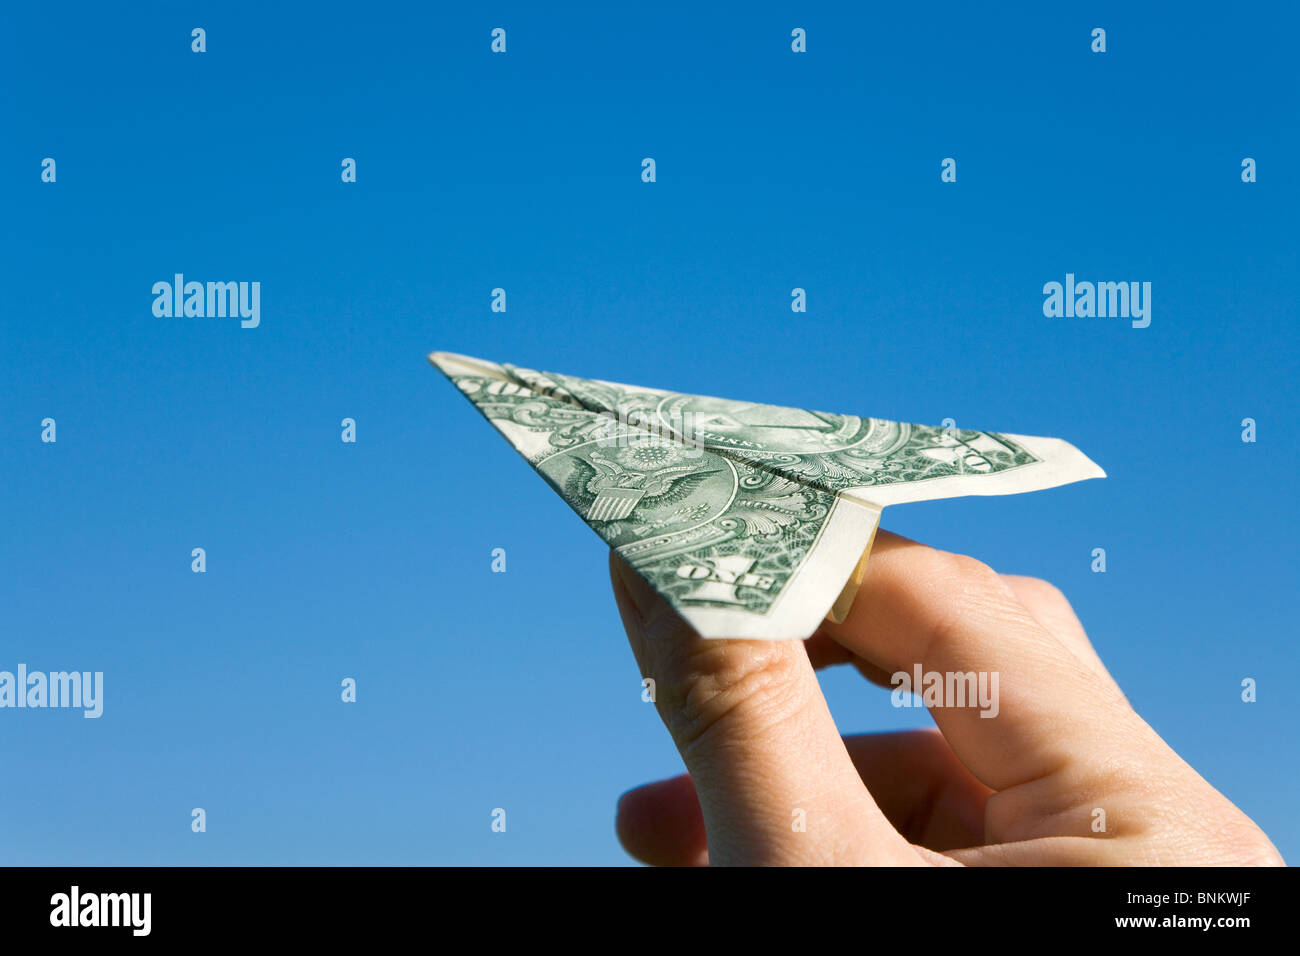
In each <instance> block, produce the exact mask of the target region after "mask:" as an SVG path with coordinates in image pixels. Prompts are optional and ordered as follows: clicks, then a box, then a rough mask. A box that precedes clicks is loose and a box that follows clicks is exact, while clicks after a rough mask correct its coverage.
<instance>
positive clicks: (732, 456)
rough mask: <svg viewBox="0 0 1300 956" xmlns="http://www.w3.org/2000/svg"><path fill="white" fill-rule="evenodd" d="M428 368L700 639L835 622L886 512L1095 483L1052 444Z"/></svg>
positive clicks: (435, 358) (577, 382)
mask: <svg viewBox="0 0 1300 956" xmlns="http://www.w3.org/2000/svg"><path fill="white" fill-rule="evenodd" d="M429 361H430V362H432V363H433V364H434V365H435V366H436V367H437V368H438V369H440V370H441V371H442V372H443V373H444V374H445V375H446V376H447V377H448V378H449V379H451V381H452V382H454V383H455V384H456V386H457V387H458V388H460V390H461V391H462V392H463V393H464V394H465V396H466V397H467V398H468V399H469V400H470V401H471V402H473V403H474V406H475V407H476V408H477V409H478V410H479V411H480V412H482V413H483V415H484V417H486V418H487V420H488V421H490V422H491V423H492V424H493V425H494V426H496V428H497V430H498V431H500V432H501V434H502V435H504V436H505V438H506V440H507V441H508V442H510V444H511V445H513V446H514V447H515V450H516V451H518V452H519V453H520V454H521V455H523V456H524V458H525V459H527V460H528V463H529V464H531V465H532V466H533V468H535V469H536V470H537V472H538V474H540V475H541V476H542V477H543V478H545V479H546V481H547V483H548V484H549V485H550V486H551V487H552V488H553V489H554V490H555V491H556V492H557V493H558V494H559V495H560V497H561V498H563V499H564V500H565V502H567V503H568V505H569V507H570V508H572V509H573V510H574V511H576V512H577V513H578V515H579V516H580V517H581V518H582V519H583V520H584V521H586V522H587V524H588V525H589V526H590V527H591V529H592V530H593V531H595V532H596V533H597V534H598V535H600V536H601V537H602V538H603V539H604V540H605V541H606V542H607V543H608V544H609V546H610V547H611V548H614V549H615V550H616V551H617V552H618V553H619V554H620V555H622V557H623V559H624V560H626V561H627V562H628V564H630V565H631V566H632V567H633V568H635V569H636V571H637V572H638V573H639V574H640V575H641V576H642V577H644V578H645V579H646V581H647V582H649V583H650V585H651V586H652V587H654V588H655V590H656V591H658V592H659V593H660V594H661V595H662V596H663V597H664V598H665V599H666V600H667V601H669V602H670V603H671V604H672V605H673V607H674V608H676V610H677V611H678V613H680V614H681V615H682V617H684V618H685V619H686V620H687V621H689V622H690V624H691V625H692V626H693V627H694V628H695V629H696V630H697V631H699V633H700V634H701V635H702V636H704V637H710V638H748V639H752V640H772V641H776V640H792V639H798V638H806V637H809V636H810V635H811V634H812V633H813V632H814V631H815V630H816V629H817V626H818V625H819V624H820V623H821V621H822V620H823V619H824V618H825V617H826V616H827V614H830V615H831V617H832V618H833V619H835V620H842V619H843V617H844V615H845V614H847V613H848V608H849V606H850V604H851V603H852V601H853V596H854V594H855V593H856V591H857V585H858V582H859V581H860V580H861V577H862V572H863V569H864V567H865V563H866V556H867V554H868V552H869V551H870V548H871V540H872V538H873V537H874V535H875V533H876V527H877V526H878V525H879V523H880V511H881V509H882V508H884V507H885V506H886V505H892V504H899V503H901V502H907V501H926V500H930V499H933V498H954V497H960V496H962V495H1005V494H1016V493H1019V492H1022V491H1037V490H1039V489H1042V488H1053V487H1055V486H1057V485H1063V484H1067V483H1069V482H1073V481H1082V480H1083V479H1085V478H1104V477H1105V472H1103V471H1102V470H1101V469H1100V468H1098V467H1097V466H1096V465H1095V464H1094V463H1093V462H1092V461H1090V460H1089V459H1088V458H1087V457H1086V456H1085V455H1084V454H1083V453H1082V452H1080V451H1079V450H1078V449H1077V448H1075V447H1074V446H1073V445H1070V444H1069V443H1068V442H1064V441H1061V440H1060V439H1057V438H1033V437H1029V436H1025V435H1004V434H999V433H995V432H977V431H969V430H966V429H957V428H936V427H932V426H928V425H908V424H904V423H902V422H891V421H886V420H884V419H880V418H861V417H858V416H856V415H832V414H828V413H825V412H814V411H806V410H804V409H800V408H783V407H780V406H776V405H760V404H757V403H754V402H738V401H731V400H728V399H724V398H708V397H705V396H701V395H687V394H682V393H677V392H666V391H662V390H660V389H654V388H642V387H640V386H636V385H620V384H617V383H615V382H603V381H599V380H596V379H586V378H575V377H572V376H568V375H556V374H553V373H550V372H535V371H532V370H529V369H523V368H518V367H516V366H513V365H498V364H497V363H495V362H487V361H484V360H482V359H476V358H469V357H467V356H464V355H453V354H451V353H448V352H434V353H433V354H431V355H430V356H429Z"/></svg>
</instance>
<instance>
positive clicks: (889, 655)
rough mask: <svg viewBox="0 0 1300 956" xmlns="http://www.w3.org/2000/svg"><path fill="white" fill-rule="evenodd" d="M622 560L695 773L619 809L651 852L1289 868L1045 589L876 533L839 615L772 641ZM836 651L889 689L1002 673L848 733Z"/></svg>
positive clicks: (635, 641)
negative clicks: (858, 582)
mask: <svg viewBox="0 0 1300 956" xmlns="http://www.w3.org/2000/svg"><path fill="white" fill-rule="evenodd" d="M610 572H611V578H612V579H613V584H614V594H615V598H616V599H617V601H618V605H619V610H620V612H621V613H622V615H623V624H624V627H625V628H626V629H627V633H628V639H629V640H630V642H631V645H632V651H633V653H634V654H635V655H636V659H637V662H638V664H639V665H640V668H641V673H642V675H643V676H644V677H649V678H653V679H654V681H655V689H656V701H655V705H656V707H657V709H658V710H659V714H660V716H661V717H662V718H663V721H664V723H665V725H666V726H667V728H668V731H669V733H670V734H671V735H672V738H673V741H674V742H675V743H676V745H677V749H678V751H679V752H680V753H681V756H682V760H683V761H684V762H685V764H686V769H687V770H688V771H689V775H683V776H680V777H676V778H673V779H670V780H665V781H661V782H658V783H652V784H648V785H646V786H644V787H640V788H638V789H636V790H633V791H631V792H629V793H627V794H625V795H624V796H623V798H622V799H621V800H620V801H619V806H618V819H617V828H618V834H619V839H620V840H621V841H622V843H623V846H624V847H625V848H626V849H627V851H628V852H629V853H630V854H632V856H634V857H636V858H637V859H639V860H641V861H643V862H645V863H651V864H658V865H690V864H705V863H712V864H715V865H718V864H740V865H897V866H910V865H940V866H942V865H948V866H954V865H961V864H966V865H972V866H987V865H1056V866H1062V865H1095V866H1106V865H1136V864H1164V865H1215V864H1222V865H1268V864H1271V865H1282V863H1283V861H1282V858H1281V856H1280V855H1279V854H1278V852H1277V850H1276V849H1275V848H1274V847H1273V845H1272V844H1271V843H1270V842H1269V840H1268V838H1267V837H1266V836H1265V835H1264V833H1263V832H1262V831H1261V830H1260V829H1259V828H1258V827H1257V826H1256V825H1255V824H1254V823H1253V822H1252V821H1251V820H1250V819H1249V818H1248V817H1247V816H1246V815H1245V814H1243V813H1242V812H1241V811H1240V810H1238V809H1237V808H1236V807H1235V806H1234V805H1233V804H1232V803H1231V802H1229V801H1228V799H1227V798H1226V797H1224V796H1223V795H1222V794H1220V793H1219V792H1218V791H1217V790H1215V789H1214V788H1213V787H1211V786H1210V785H1209V783H1207V782H1206V781H1205V780H1204V779H1203V778H1202V777H1201V776H1200V775H1198V774H1197V773H1196V771H1194V770H1193V769H1192V768H1191V767H1189V766H1188V765H1187V764H1186V763H1184V762H1183V760H1182V759H1181V758H1180V757H1179V756H1178V755H1177V754H1176V753H1174V751H1173V750H1171V749H1170V747H1169V746H1168V745H1167V744H1166V743H1165V742H1164V741H1163V740H1162V739H1161V738H1160V737H1159V736H1158V735H1157V734H1156V732H1155V731H1154V730H1152V729H1151V727H1150V726H1148V725H1147V723H1146V722H1145V721H1143V720H1142V718H1141V717H1139V716H1138V715H1137V713H1136V712H1135V711H1134V710H1133V708H1132V707H1131V706H1130V705H1129V703H1128V701H1127V700H1126V699H1125V697H1124V695H1123V693H1122V692H1121V691H1120V689H1119V687H1118V685H1116V683H1115V681H1114V679H1113V678H1111V676H1110V674H1109V673H1108V672H1107V671H1106V668H1105V666H1104V665H1103V664H1102V662H1101V659H1100V658H1099V657H1098V656H1097V653H1096V651H1094V650H1093V648H1092V645H1091V643H1090V642H1089V641H1088V637H1087V635H1086V634H1085V633H1084V630H1083V627H1082V625H1081V624H1080V623H1079V620H1078V618H1077V617H1075V615H1074V612H1073V610H1072V609H1071V608H1070V605H1069V602H1068V601H1067V600H1066V599H1065V597H1064V596H1063V595H1062V594H1061V593H1060V592H1059V591H1058V590H1056V588H1054V587H1053V586H1052V585H1050V584H1048V583H1047V582H1045V581H1040V580H1038V579H1036V578H1025V577H1015V576H1010V575H999V574H997V573H996V572H994V571H993V570H991V569H990V568H988V567H987V566H985V565H983V564H981V563H980V562H978V561H976V560H974V559H972V558H968V557H964V556H961V555H955V554H948V553H946V552H943V551H937V550H934V549H932V548H928V547H925V546H923V545H920V544H917V543H916V542H913V541H909V540H907V539H906V538H902V537H899V536H897V535H892V534H889V533H888V532H884V531H881V532H879V533H878V534H877V535H876V539H875V543H874V546H873V548H872V552H871V557H870V559H869V560H868V562H867V568H866V574H865V576H864V578H863V581H862V586H861V589H860V590H859V591H858V595H857V598H856V600H855V601H854V605H853V608H852V611H851V612H850V614H849V616H848V618H847V619H846V620H845V621H844V622H843V623H842V624H832V623H830V622H829V621H828V622H826V623H825V624H823V625H822V627H821V628H820V629H819V631H818V632H817V634H816V635H814V636H813V637H812V638H810V639H809V640H808V641H806V642H804V641H770V642H769V641H742V640H704V639H703V638H701V637H699V636H698V635H697V634H696V633H695V632H694V631H693V630H692V629H691V627H690V626H689V625H688V624H686V623H685V622H684V621H682V619H681V618H680V617H679V616H678V615H677V613H676V612H675V611H673V609H672V608H671V607H670V606H669V605H668V604H667V603H666V602H664V601H663V600H662V599H661V598H659V596H658V595H657V594H655V592H654V591H653V589H651V588H650V587H649V586H648V585H647V584H646V583H645V582H644V581H643V580H642V579H641V578H640V577H639V576H638V575H637V574H636V572H634V571H633V570H632V569H631V568H630V567H629V566H628V565H627V564H625V563H624V562H623V561H622V559H621V558H619V557H618V556H617V555H616V554H615V553H613V552H611V554H610ZM838 663H853V664H854V665H855V666H857V668H858V669H859V670H860V671H862V672H863V674H864V675H865V676H867V677H868V679H870V680H872V681H873V682H875V683H879V684H882V685H884V686H890V682H889V675H891V674H893V673H896V672H899V671H903V672H906V673H908V674H911V673H912V672H913V667H914V665H915V664H917V663H919V664H920V665H921V669H922V671H924V672H931V671H937V672H941V673H956V672H963V673H964V672H971V671H974V672H985V673H997V675H998V698H999V699H998V709H997V714H996V716H993V717H992V718H991V719H989V718H984V717H981V715H980V711H979V710H978V709H977V708H975V707H956V706H947V707H935V708H931V713H932V715H933V717H934V720H935V723H936V724H937V725H938V729H937V730H921V731H907V732H903V733H887V734H870V735H860V736H851V737H844V738H841V736H840V734H839V731H838V730H837V729H836V727H835V723H834V721H833V720H832V718H831V715H830V712H829V710H828V709H827V706H826V701H825V698H824V697H823V696H822V693H821V688H820V686H819V684H818V682H817V677H816V675H815V673H814V670H815V668H818V667H823V666H828V665H831V664H838ZM1097 810H1101V811H1103V812H1104V816H1103V817H1101V819H1104V821H1105V830H1104V832H1095V831H1094V825H1095V824H1094V821H1096V820H1097V819H1099V817H1098V815H1097V814H1096V811H1097ZM799 811H802V819H803V820H804V822H805V826H804V829H803V830H802V831H801V830H800V829H799V828H798V827H797V826H796V821H797V820H798V819H800V814H799Z"/></svg>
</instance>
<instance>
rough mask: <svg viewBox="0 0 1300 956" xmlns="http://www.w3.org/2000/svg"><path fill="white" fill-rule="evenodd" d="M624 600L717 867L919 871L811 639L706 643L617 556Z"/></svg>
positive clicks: (615, 574) (615, 569)
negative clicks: (861, 759)
mask: <svg viewBox="0 0 1300 956" xmlns="http://www.w3.org/2000/svg"><path fill="white" fill-rule="evenodd" d="M610 576H611V578H612V580H613V584H614V596H615V599H616V600H617V601H618V606H619V611H620V612H621V613H622V615H623V625H624V627H625V628H626V629H627V634H628V640H629V641H630V643H631V645H632V652H633V654H634V655H635V656H636V659H637V663H638V664H639V665H640V667H641V674H642V676H643V677H648V678H651V679H652V680H653V681H654V684H653V687H654V697H655V706H656V708H657V709H658V711H659V715H660V717H661V718H663V721H664V724H665V725H666V726H667V728H668V732H669V733H670V734H671V735H672V738H673V742H674V743H675V744H676V745H677V750H678V752H679V753H680V754H681V756H682V760H683V761H684V762H685V764H686V769H687V770H688V771H689V772H690V775H691V779H692V780H693V781H694V783H695V789H696V792H697V793H698V795H699V801H700V810H701V812H702V814H703V817H704V829H705V832H706V834H707V837H708V853H709V861H710V863H712V864H715V865H717V864H740V865H765V864H766V865H773V864H774V865H828V864H829V865H835V864H840V865H852V864H869V863H870V864H883V865H895V866H896V865H903V864H919V863H920V862H921V859H920V857H919V856H918V855H917V854H916V853H915V852H914V851H913V849H912V847H911V846H910V844H908V843H907V841H906V840H904V839H903V838H902V837H901V836H900V835H899V834H898V831H896V830H895V829H894V828H893V827H892V826H890V824H889V822H888V821H887V820H886V819H885V816H884V814H883V813H881V811H880V808H879V807H877V806H876V804H875V801H874V800H872V798H871V794H870V793H868V792H867V789H866V787H865V786H864V785H863V783H862V779H861V777H860V776H859V775H858V773H857V771H856V770H855V769H854V766H853V761H852V760H851V759H850V758H849V754H848V751H847V750H846V749H845V746H844V741H843V739H842V738H841V737H840V734H839V731H838V730H836V728H835V722H834V721H833V720H832V718H831V715H830V711H829V710H828V709H827V707H826V700H825V698H824V697H823V696H822V693H821V687H820V685H819V684H818V683H817V678H816V675H815V674H814V672H813V668H812V665H811V664H810V663H809V660H808V655H807V653H806V651H805V650H804V646H803V642H802V641H742V640H706V639H704V638H702V637H700V636H699V635H698V634H697V633H696V632H695V631H694V630H693V629H692V628H691V627H690V625H689V624H687V623H686V622H685V621H683V620H682V618H681V617H680V616H679V615H678V614H677V613H676V612H675V611H674V610H673V609H672V607H671V606H670V605H669V604H668V603H667V602H665V601H663V600H662V599H661V598H660V597H659V596H658V594H656V593H655V591H654V589H653V588H651V587H650V586H649V585H648V584H647V583H646V582H645V581H644V580H643V579H642V578H641V576H640V575H638V574H637V573H636V572H635V571H634V570H632V568H631V567H629V566H628V565H627V564H626V563H625V562H624V561H623V560H622V559H621V558H620V557H618V555H617V554H616V553H614V552H611V553H610Z"/></svg>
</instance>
